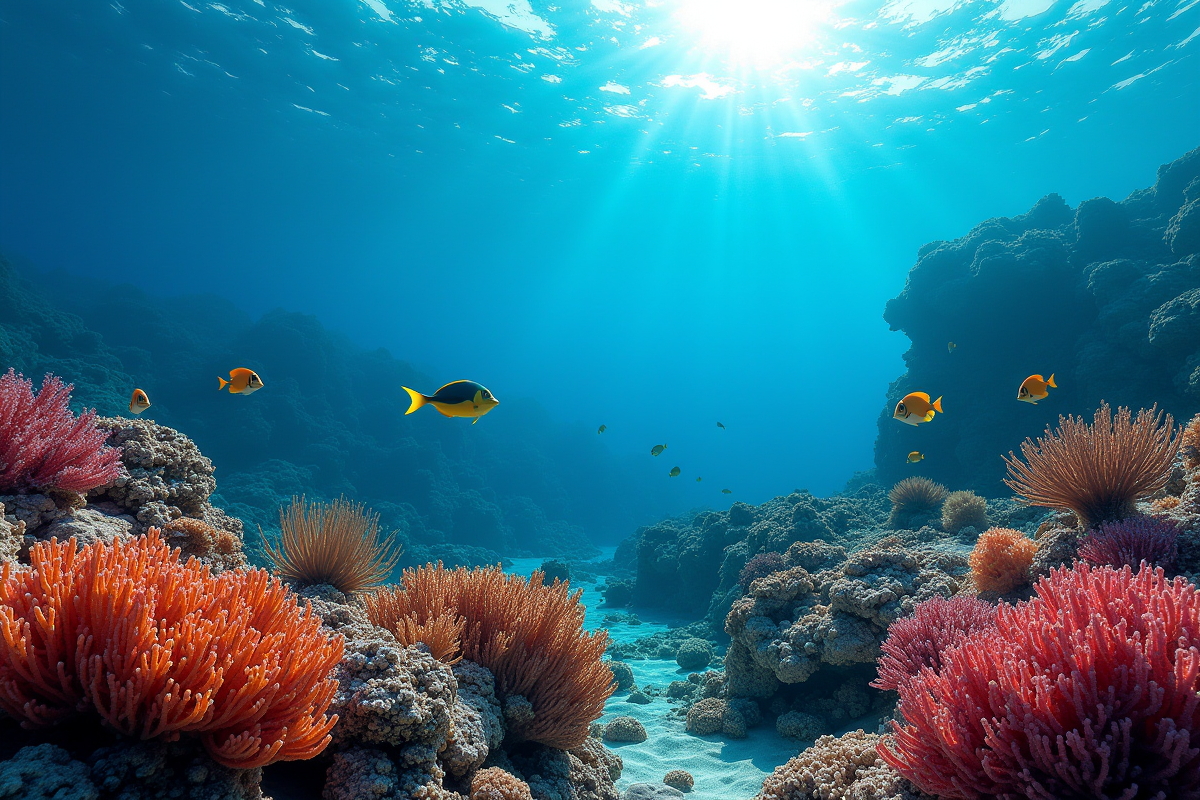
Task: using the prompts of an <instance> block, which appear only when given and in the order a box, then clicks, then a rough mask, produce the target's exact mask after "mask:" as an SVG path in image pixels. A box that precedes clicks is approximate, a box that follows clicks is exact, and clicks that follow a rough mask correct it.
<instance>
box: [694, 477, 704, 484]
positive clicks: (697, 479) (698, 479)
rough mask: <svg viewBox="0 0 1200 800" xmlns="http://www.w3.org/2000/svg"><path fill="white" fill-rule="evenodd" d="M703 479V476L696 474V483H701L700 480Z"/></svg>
mask: <svg viewBox="0 0 1200 800" xmlns="http://www.w3.org/2000/svg"><path fill="white" fill-rule="evenodd" d="M702 480H704V479H703V478H701V477H700V476H699V475H697V476H696V483H699V482H700V481H702Z"/></svg>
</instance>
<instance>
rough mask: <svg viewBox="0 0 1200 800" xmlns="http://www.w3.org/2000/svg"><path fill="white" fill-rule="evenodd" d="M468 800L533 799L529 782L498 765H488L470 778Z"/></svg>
mask: <svg viewBox="0 0 1200 800" xmlns="http://www.w3.org/2000/svg"><path fill="white" fill-rule="evenodd" d="M470 800H533V795H531V794H530V793H529V784H527V783H526V782H525V781H523V780H521V779H520V778H517V777H514V776H513V775H510V774H509V773H507V772H505V771H504V770H502V769H500V768H499V767H488V768H487V769H481V770H479V771H478V772H476V773H475V777H473V778H471V794H470Z"/></svg>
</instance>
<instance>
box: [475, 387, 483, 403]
mask: <svg viewBox="0 0 1200 800" xmlns="http://www.w3.org/2000/svg"><path fill="white" fill-rule="evenodd" d="M474 402H475V405H476V406H478V405H479V404H480V403H482V402H483V390H482V389H480V390H479V391H477V392H475V401H474Z"/></svg>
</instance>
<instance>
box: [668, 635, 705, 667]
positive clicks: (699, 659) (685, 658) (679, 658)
mask: <svg viewBox="0 0 1200 800" xmlns="http://www.w3.org/2000/svg"><path fill="white" fill-rule="evenodd" d="M712 659H713V648H712V645H711V644H709V643H708V641H707V640H705V639H686V640H685V641H684V642H683V644H681V645H679V650H678V651H676V653H675V663H677V664H678V665H679V667H680V669H686V670H689V671H693V672H694V671H696V670H699V669H704V668H705V667H707V666H708V663H709V662H710V661H712Z"/></svg>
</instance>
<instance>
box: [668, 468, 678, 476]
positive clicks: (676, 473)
mask: <svg viewBox="0 0 1200 800" xmlns="http://www.w3.org/2000/svg"><path fill="white" fill-rule="evenodd" d="M670 475H671V477H672V478H678V477H679V467H671V472H670Z"/></svg>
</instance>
